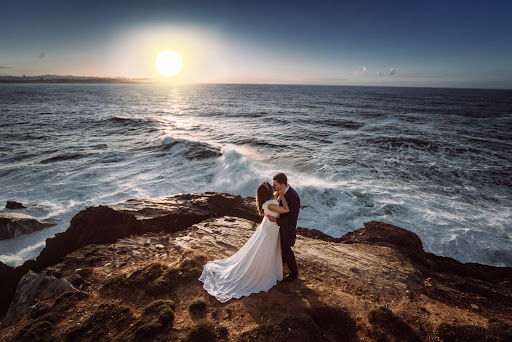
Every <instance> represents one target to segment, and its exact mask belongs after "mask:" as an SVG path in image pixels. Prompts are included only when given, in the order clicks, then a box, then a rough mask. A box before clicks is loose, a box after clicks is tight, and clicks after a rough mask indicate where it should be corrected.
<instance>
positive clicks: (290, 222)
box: [277, 186, 300, 246]
mask: <svg viewBox="0 0 512 342" xmlns="http://www.w3.org/2000/svg"><path fill="white" fill-rule="evenodd" d="M284 198H286V202H287V203H288V207H289V208H290V211H289V212H287V213H286V214H281V215H279V217H278V218H277V224H278V225H279V230H280V231H279V234H280V235H281V243H282V244H284V245H288V246H293V245H295V239H296V237H297V235H296V229H297V218H298V217H299V210H300V198H299V195H298V194H297V192H296V191H295V190H294V189H293V188H292V187H291V186H290V188H289V189H288V191H287V192H286V194H284ZM279 204H280V205H281V204H282V203H281V201H279Z"/></svg>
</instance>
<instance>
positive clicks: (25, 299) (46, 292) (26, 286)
mask: <svg viewBox="0 0 512 342" xmlns="http://www.w3.org/2000/svg"><path fill="white" fill-rule="evenodd" d="M68 291H76V289H75V288H74V287H73V286H71V284H69V283H68V282H67V281H66V280H65V279H62V278H60V279H57V278H55V277H53V276H49V275H46V274H37V273H34V272H32V271H30V272H28V273H27V274H25V275H24V276H23V278H21V280H20V282H19V284H18V288H17V289H16V294H15V295H14V299H13V301H12V303H11V306H10V307H9V311H8V312H7V315H6V316H5V319H4V322H3V323H4V325H5V326H9V325H12V324H14V323H16V322H17V321H18V320H19V319H20V318H21V317H22V316H23V315H24V314H25V313H27V311H28V310H29V309H30V307H31V306H32V305H34V304H35V303H36V301H38V300H45V299H48V298H55V297H57V296H59V295H60V294H62V293H64V292H68Z"/></svg>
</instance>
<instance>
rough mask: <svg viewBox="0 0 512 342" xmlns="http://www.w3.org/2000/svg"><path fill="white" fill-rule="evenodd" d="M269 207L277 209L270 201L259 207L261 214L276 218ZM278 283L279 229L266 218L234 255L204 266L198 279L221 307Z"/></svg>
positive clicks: (276, 214) (272, 201) (279, 274)
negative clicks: (229, 301) (230, 301)
mask: <svg viewBox="0 0 512 342" xmlns="http://www.w3.org/2000/svg"><path fill="white" fill-rule="evenodd" d="M269 204H275V205H279V204H278V203H277V202H276V201H274V200H270V201H267V202H265V203H263V205H262V208H263V210H264V212H265V214H270V215H272V216H274V217H276V216H279V214H278V213H274V212H272V211H270V210H268V205H269ZM282 279H283V261H282V256H281V244H280V241H279V226H278V225H277V223H274V222H271V221H269V220H268V218H267V217H266V216H264V217H263V220H262V221H261V224H260V225H259V227H258V229H256V231H255V232H254V234H253V235H252V236H251V238H250V239H249V240H247V242H246V243H245V245H244V246H243V247H242V248H241V249H240V250H239V251H238V252H236V253H235V254H234V255H232V256H230V257H229V258H227V259H222V260H215V261H210V262H208V263H207V264H206V265H205V266H204V268H203V273H202V274H201V277H200V278H199V280H200V281H202V282H203V283H204V284H203V287H204V289H205V290H206V291H208V293H209V294H210V295H212V296H214V297H215V298H217V300H219V301H220V302H222V303H225V302H227V301H228V300H230V299H231V298H240V297H243V296H248V295H250V294H251V293H257V292H260V291H265V292H267V291H268V290H270V288H272V287H273V286H274V285H276V284H277V281H279V280H282Z"/></svg>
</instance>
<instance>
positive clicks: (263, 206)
mask: <svg viewBox="0 0 512 342" xmlns="http://www.w3.org/2000/svg"><path fill="white" fill-rule="evenodd" d="M269 204H275V205H279V202H277V201H276V200H269V201H266V202H265V203H263V205H262V206H261V207H262V208H263V212H264V213H265V214H268V215H270V216H274V217H279V213H275V212H273V211H271V210H269V209H268V205H269Z"/></svg>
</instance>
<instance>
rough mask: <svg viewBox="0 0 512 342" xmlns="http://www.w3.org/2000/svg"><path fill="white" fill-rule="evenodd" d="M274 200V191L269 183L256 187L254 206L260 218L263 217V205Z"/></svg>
mask: <svg viewBox="0 0 512 342" xmlns="http://www.w3.org/2000/svg"><path fill="white" fill-rule="evenodd" d="M273 198H274V190H273V189H272V185H270V183H269V182H263V183H261V184H260V185H259V186H258V190H256V205H257V207H258V214H259V215H260V216H263V215H265V213H264V211H263V207H262V206H263V203H265V202H266V201H268V200H271V199H273Z"/></svg>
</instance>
